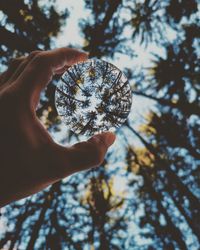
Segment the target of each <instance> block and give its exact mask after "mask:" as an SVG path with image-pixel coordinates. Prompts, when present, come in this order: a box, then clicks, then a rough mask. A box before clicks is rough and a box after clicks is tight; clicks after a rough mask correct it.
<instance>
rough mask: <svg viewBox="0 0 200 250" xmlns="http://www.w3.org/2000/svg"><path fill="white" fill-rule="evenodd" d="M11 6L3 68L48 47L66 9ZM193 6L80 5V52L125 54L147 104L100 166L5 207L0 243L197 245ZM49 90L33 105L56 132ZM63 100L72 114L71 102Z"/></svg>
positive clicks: (130, 0)
mask: <svg viewBox="0 0 200 250" xmlns="http://www.w3.org/2000/svg"><path fill="white" fill-rule="evenodd" d="M8 2H9V1H8V0H7V1H6V2H5V1H1V3H0V9H1V10H2V12H3V15H4V17H3V18H2V19H1V20H0V25H1V26H0V41H1V44H0V48H1V51H0V54H1V58H2V59H1V64H2V65H3V64H6V63H7V62H8V60H9V58H10V57H12V56H15V55H16V56H17V55H22V54H24V53H25V52H30V50H34V49H41V48H42V49H48V48H52V47H54V44H53V41H52V37H56V36H57V35H58V31H59V30H60V26H61V25H62V23H63V22H64V20H65V18H66V13H67V12H66V13H65V14H61V15H60V14H58V13H57V12H56V8H55V5H56V3H55V2H54V1H52V2H51V4H50V5H49V6H48V7H47V6H41V5H39V4H38V1H22V0H20V1H12V4H8ZM6 3H7V4H6ZM198 5H199V3H198V1H195V0H191V1H186V0H180V1H177V0H161V1H158V0H140V1H139V0H123V1H121V0H107V1H106V0H102V1H100V0H94V1H87V0H86V1H85V8H86V9H87V10H89V11H90V12H89V13H90V14H89V18H85V19H84V20H83V19H80V20H79V25H80V28H81V32H82V36H83V38H84V40H85V44H84V46H83V47H84V49H85V50H87V51H88V52H90V55H91V57H97V58H105V57H106V59H108V60H111V59H113V60H114V59H115V60H116V62H117V56H118V55H119V54H120V53H121V54H126V56H127V58H128V60H129V61H130V62H131V63H132V64H131V65H133V66H131V67H130V68H126V69H124V70H125V71H126V72H127V73H128V74H127V76H128V80H129V82H131V85H132V86H133V91H132V93H133V98H140V100H142V101H141V106H143V105H145V102H146V101H147V100H148V106H149V107H148V112H147V113H141V114H140V116H139V118H138V120H137V121H134V112H135V113H136V112H137V111H136V110H134V106H133V108H132V110H133V113H132V114H131V115H130V116H129V119H128V121H127V122H126V123H125V124H124V125H123V127H122V128H120V129H119V130H117V136H118V140H117V143H116V144H115V146H114V147H113V151H111V152H109V154H108V155H107V157H106V160H105V162H104V163H103V164H102V166H100V167H99V168H95V169H93V170H91V171H87V172H83V173H79V174H76V175H73V176H72V177H71V178H68V179H66V180H63V181H62V182H59V183H56V184H54V185H53V186H52V187H50V188H49V189H47V190H45V191H43V192H41V193H39V194H37V195H34V196H32V197H30V198H28V199H26V200H23V201H19V202H16V203H13V204H11V205H9V206H7V207H6V208H5V213H4V216H5V218H7V222H6V230H5V231H4V232H3V234H2V235H1V237H0V248H6V249H15V248H16V249H65V248H67V249H90V250H91V249H95V250H96V249H103V250H106V249H128V250H129V249H130V250H131V249H134V250H137V249H138V250H142V249H145V250H147V249H148V250H149V249H181V250H182V249H192V250H193V249H194V250H197V249H199V247H200V245H199V243H200V227H199V225H200V220H199V218H200V214H199V211H200V200H199V198H200V186H199V185H200V183H199V165H200V150H199V144H200V139H199V138H200V122H199V121H200V119H199V116H200V113H199V110H200V107H199V106H200V105H199V91H200V85H199V83H200V73H199V72H200V64H199V44H200V37H199V34H200V32H199V31H200V23H199V11H198V9H199V6H198ZM13 6H15V8H14V10H16V9H17V10H18V11H13ZM33 20H34V21H33ZM171 34H173V36H172V35H171ZM13 41H15V43H13ZM138 44H140V48H144V50H145V51H146V52H147V51H148V50H150V51H151V52H152V53H151V54H152V56H151V59H152V61H151V62H150V63H149V65H148V67H146V66H145V67H143V66H142V65H141V67H140V68H139V70H138V71H137V72H136V71H135V68H136V67H135V66H134V61H135V60H136V57H133V55H134V56H135V55H137V50H136V51H135V47H134V46H135V45H138ZM66 45H67V44H66ZM153 48H154V49H153ZM160 48H162V51H164V52H163V53H161V52H159V51H160ZM80 81H81V78H80ZM78 86H79V87H81V86H80V85H78ZM78 86H77V87H76V88H75V89H74V90H73V91H72V92H73V93H71V94H75V92H76V91H78V88H79V87H78ZM99 87H101V86H99ZM54 90H55V87H54V85H53V84H50V85H49V87H48V89H47V90H45V92H44V95H43V96H42V97H41V104H40V107H39V109H38V115H39V117H41V121H43V123H45V125H46V127H47V128H48V129H49V131H51V132H52V133H53V135H54V134H55V131H57V130H58V129H59V128H60V125H59V118H58V117H57V114H56V113H55V107H54V100H53V94H54ZM86 92H87V91H86ZM86 94H87V93H86ZM88 94H89V93H88ZM104 98H105V99H106V98H107V96H106V94H105V97H104ZM143 100H144V101H143ZM70 101H71V102H72V103H71V104H73V105H71V110H70V112H73V111H74V110H75V109H76V103H74V102H73V101H72V100H71V99H70ZM85 105H86V106H87V105H90V103H87V104H85ZM141 110H143V109H142V107H141ZM80 125H81V124H80ZM76 139H81V138H77V137H76V136H75V135H74V134H72V133H68V134H67V135H66V134H63V137H62V142H67V143H69V142H71V143H73V142H74V141H75V140H76ZM116 187H117V188H116Z"/></svg>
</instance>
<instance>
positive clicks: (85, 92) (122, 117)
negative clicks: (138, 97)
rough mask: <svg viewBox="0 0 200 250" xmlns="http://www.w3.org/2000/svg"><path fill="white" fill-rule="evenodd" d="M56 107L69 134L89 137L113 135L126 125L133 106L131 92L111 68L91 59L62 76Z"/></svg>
mask: <svg viewBox="0 0 200 250" xmlns="http://www.w3.org/2000/svg"><path fill="white" fill-rule="evenodd" d="M55 104H56V109H57V111H58V114H59V116H60V117H61V119H62V120H63V122H64V123H65V124H66V125H67V126H68V127H69V129H70V130H72V131H73V132H74V133H76V134H85V135H88V136H91V135H93V134H96V133H100V132H103V131H114V130H115V128H117V127H120V125H122V124H123V123H124V122H125V121H126V119H127V117H128V115H129V112H130V109H131V104H132V94H131V88H130V85H129V83H128V81H127V78H126V77H125V75H124V74H123V73H122V72H121V70H119V69H118V68H117V67H115V66H114V65H113V64H111V63H108V62H106V61H102V60H99V59H90V60H87V61H84V62H79V63H77V64H74V65H73V66H71V67H70V68H69V69H67V70H66V71H65V72H64V74H63V75H62V77H61V79H60V81H59V82H58V85H57V88H56V92H55Z"/></svg>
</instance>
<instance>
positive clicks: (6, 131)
mask: <svg viewBox="0 0 200 250" xmlns="http://www.w3.org/2000/svg"><path fill="white" fill-rule="evenodd" d="M86 59H87V54H85V53H83V52H80V51H77V50H75V49H70V48H60V49H55V50H52V51H34V52H32V53H31V54H30V55H29V56H27V57H21V58H17V59H14V60H13V61H12V62H11V64H10V66H9V67H8V69H7V71H6V72H4V73H3V74H1V75H0V207H2V206H4V205H7V204H8V203H10V202H12V201H16V200H19V199H21V198H24V197H27V196H29V195H31V194H34V193H36V192H39V191H40V190H42V189H44V188H46V187H47V186H49V185H51V184H53V183H55V182H57V181H59V180H61V179H62V178H64V177H66V176H69V175H71V174H73V173H75V172H78V171H82V170H86V169H89V168H92V167H96V166H98V165H99V164H101V163H102V161H103V159H104V156H105V154H106V152H107V149H108V147H109V146H111V145H112V144H113V142H114V140H115V135H114V134H113V133H110V132H105V133H101V134H98V135H95V136H93V137H92V138H90V139H89V140H88V141H83V142H80V143H77V144H75V145H73V146H71V147H67V148H66V147H63V146H61V145H58V144H56V143H55V142H54V141H53V139H52V138H51V136H50V135H49V134H48V132H47V131H46V130H45V128H44V127H43V125H42V124H41V123H40V121H39V120H38V118H37V116H36V113H35V109H36V107H37V104H38V102H39V97H40V92H41V91H42V90H43V88H44V87H45V86H46V85H47V84H48V83H49V82H50V81H51V79H52V76H53V75H55V74H61V73H62V72H64V71H65V69H66V68H67V67H69V66H70V65H72V64H74V63H76V62H78V61H84V60H86Z"/></svg>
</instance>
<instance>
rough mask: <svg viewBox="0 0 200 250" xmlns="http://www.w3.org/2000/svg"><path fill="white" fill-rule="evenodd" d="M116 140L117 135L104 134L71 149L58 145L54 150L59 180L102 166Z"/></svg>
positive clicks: (77, 144)
mask: <svg viewBox="0 0 200 250" xmlns="http://www.w3.org/2000/svg"><path fill="white" fill-rule="evenodd" d="M115 138H116V137H115V134H113V133H111V132H104V133H101V134H98V135H94V136H93V137H92V138H90V139H89V140H88V141H83V142H79V143H76V144H74V145H73V146H71V147H69V148H65V147H63V146H60V145H57V144H56V148H55V149H54V155H55V156H56V166H55V168H56V172H57V173H58V175H59V178H60V179H61V178H64V177H66V176H68V175H70V174H73V173H75V172H78V171H82V170H86V169H89V168H92V167H96V166H98V165H100V164H101V163H102V162H103V160H104V157H105V154H106V152H107V150H108V148H109V147H110V146H111V145H112V144H113V143H114V141H115Z"/></svg>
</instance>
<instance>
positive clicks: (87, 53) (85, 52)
mask: <svg viewBox="0 0 200 250" xmlns="http://www.w3.org/2000/svg"><path fill="white" fill-rule="evenodd" d="M78 50H79V52H81V53H83V54H86V55H89V52H87V51H84V50H83V49H78Z"/></svg>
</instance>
